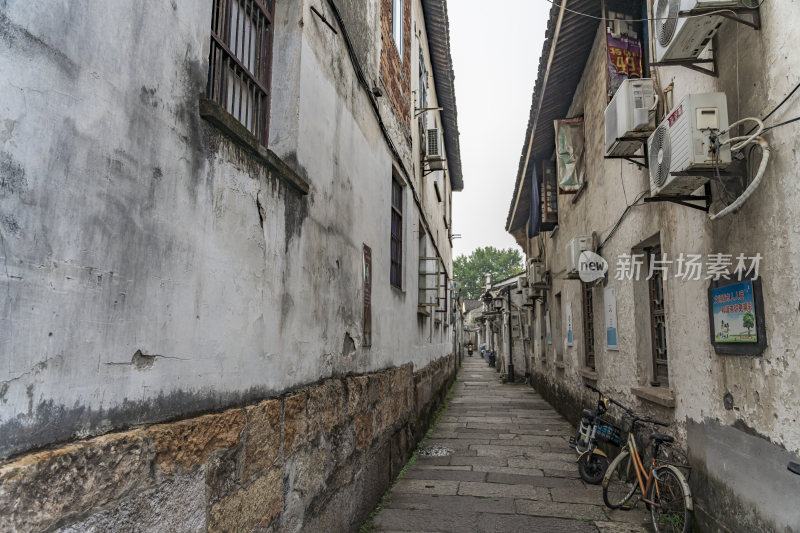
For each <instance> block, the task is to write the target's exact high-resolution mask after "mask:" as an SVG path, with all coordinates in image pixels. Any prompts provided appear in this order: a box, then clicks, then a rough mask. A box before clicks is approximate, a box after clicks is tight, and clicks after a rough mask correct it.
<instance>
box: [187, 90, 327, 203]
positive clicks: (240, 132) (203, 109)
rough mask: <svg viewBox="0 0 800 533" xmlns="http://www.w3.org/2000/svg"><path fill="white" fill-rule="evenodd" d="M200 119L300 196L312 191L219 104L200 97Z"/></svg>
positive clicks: (306, 183) (304, 181)
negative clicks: (252, 157)
mask: <svg viewBox="0 0 800 533" xmlns="http://www.w3.org/2000/svg"><path fill="white" fill-rule="evenodd" d="M200 117H202V118H203V119H204V120H206V121H207V122H209V123H210V124H211V125H213V126H214V127H215V128H216V129H218V130H219V131H220V132H221V133H222V134H223V135H225V136H226V137H228V138H229V139H230V140H231V141H233V142H234V143H236V144H237V145H238V146H241V147H242V148H244V149H246V150H247V151H248V152H250V154H252V155H253V156H254V159H255V160H256V161H258V162H260V163H262V164H263V165H265V166H266V167H267V168H268V169H269V170H270V171H271V172H272V173H274V174H275V175H276V177H278V178H280V179H282V180H283V181H285V182H286V183H287V184H289V185H290V186H292V187H293V188H295V189H296V190H297V191H298V192H299V193H300V194H308V192H309V191H310V189H311V187H310V186H309V184H308V182H307V181H306V180H304V179H303V178H302V177H300V175H299V174H297V172H295V171H294V170H292V168H291V167H290V166H289V165H287V164H286V163H284V162H283V160H281V158H280V157H278V156H277V155H276V154H275V153H274V152H273V151H272V150H269V149H267V148H264V147H263V146H261V144H260V143H259V142H258V139H256V137H255V135H253V134H252V133H250V132H249V131H248V130H247V128H245V127H244V126H243V125H242V124H241V122H239V121H238V120H236V119H235V118H234V117H233V116H232V115H231V114H230V113H228V112H227V111H225V109H224V108H223V107H222V106H221V105H219V104H218V103H217V102H215V101H214V100H209V99H208V98H204V97H200Z"/></svg>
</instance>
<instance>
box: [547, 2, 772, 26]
mask: <svg viewBox="0 0 800 533" xmlns="http://www.w3.org/2000/svg"><path fill="white" fill-rule="evenodd" d="M545 1H546V2H549V3H551V4H553V5H554V6H557V7H560V8H561V9H563V10H564V11H569V12H570V13H573V14H575V15H579V16H581V17H586V18H590V19H594V20H605V21H611V22H649V21H652V20H671V19H675V20H677V19H681V18H696V17H708V16H711V15H718V14H720V13H732V14H734V15H735V14H736V11H734V10H733V9H716V10H714V11H708V12H706V13H698V14H696V15H684V16H678V17H653V18H646V19H617V18H613V19H612V18H603V17H598V16H597V15H592V14H591V13H584V12H582V11H577V10H575V9H570V8H568V7H566V6H564V5H563V0H562V2H556V0H545ZM766 1H767V0H761V1H760V2H759V3H758V5H756V6H754V7H751V8H748V9H758V8H759V7H761V6H762V5H763V4H764V2H766Z"/></svg>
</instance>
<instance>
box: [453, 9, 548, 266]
mask: <svg viewBox="0 0 800 533" xmlns="http://www.w3.org/2000/svg"><path fill="white" fill-rule="evenodd" d="M447 10H448V13H449V15H450V47H451V52H452V55H453V70H454V71H455V76H456V78H455V85H456V101H457V105H458V129H459V131H460V132H461V164H462V166H463V171H464V190H463V191H462V192H459V193H454V194H453V219H454V220H453V233H456V234H459V233H460V234H461V238H460V239H456V240H454V241H453V248H454V257H457V256H458V255H461V254H469V253H471V252H472V251H473V250H474V249H475V248H478V247H481V246H495V247H498V248H509V247H514V248H517V249H519V247H518V246H517V244H516V242H515V241H514V239H513V238H512V237H511V235H509V234H508V233H506V231H505V224H506V217H507V215H508V207H509V205H510V203H511V196H512V193H513V190H514V182H515V181H516V178H517V170H518V168H519V156H520V154H521V153H522V144H523V142H524V141H525V129H526V128H527V125H528V115H529V113H530V108H531V97H532V95H533V85H534V83H535V81H536V72H537V69H538V67H539V56H540V55H541V51H542V42H543V41H544V32H545V29H546V28H547V16H548V13H549V11H550V4H549V3H548V2H547V1H546V0H495V1H494V2H486V0H450V1H449V2H448V3H447Z"/></svg>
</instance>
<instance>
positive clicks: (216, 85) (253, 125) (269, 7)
mask: <svg viewBox="0 0 800 533" xmlns="http://www.w3.org/2000/svg"><path fill="white" fill-rule="evenodd" d="M273 13H274V0H214V5H213V10H212V13H211V51H210V53H209V58H208V85H207V87H206V96H207V97H208V98H209V99H211V100H214V101H215V102H217V103H218V104H219V105H221V106H222V107H223V108H225V110H226V111H227V112H228V113H230V114H231V115H233V116H234V118H236V120H238V121H239V122H241V123H242V125H243V126H244V127H245V128H247V130H248V131H250V133H252V134H253V135H255V137H256V138H257V139H258V141H259V143H261V144H262V145H263V146H266V145H267V134H268V131H269V97H270V74H271V69H272V31H273V28H272V17H273Z"/></svg>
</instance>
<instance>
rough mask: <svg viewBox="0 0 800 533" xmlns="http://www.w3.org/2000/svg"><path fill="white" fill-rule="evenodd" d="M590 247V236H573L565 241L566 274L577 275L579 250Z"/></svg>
mask: <svg viewBox="0 0 800 533" xmlns="http://www.w3.org/2000/svg"><path fill="white" fill-rule="evenodd" d="M591 249H592V238H591V237H574V238H573V239H572V240H570V241H569V242H568V243H567V276H577V275H578V264H579V262H580V258H581V252H584V251H586V250H591Z"/></svg>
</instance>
